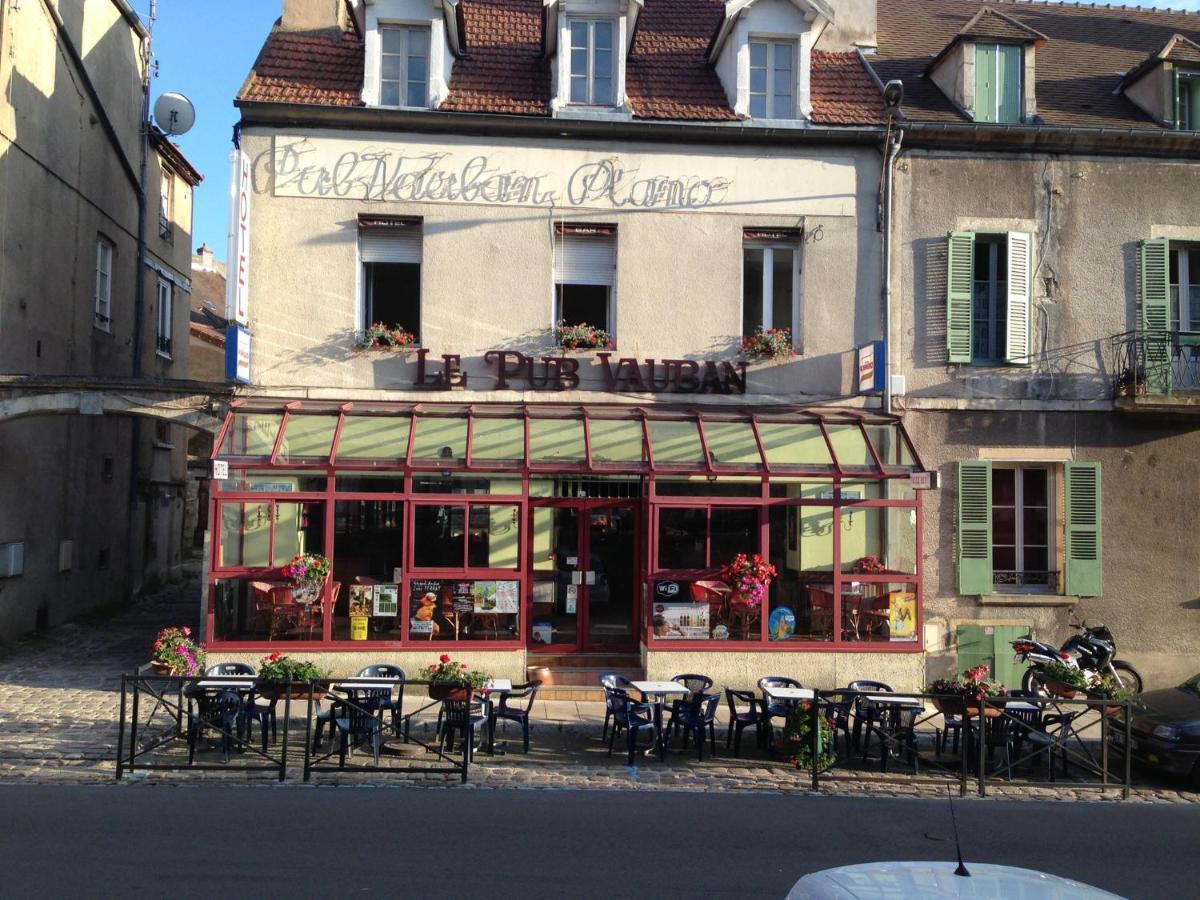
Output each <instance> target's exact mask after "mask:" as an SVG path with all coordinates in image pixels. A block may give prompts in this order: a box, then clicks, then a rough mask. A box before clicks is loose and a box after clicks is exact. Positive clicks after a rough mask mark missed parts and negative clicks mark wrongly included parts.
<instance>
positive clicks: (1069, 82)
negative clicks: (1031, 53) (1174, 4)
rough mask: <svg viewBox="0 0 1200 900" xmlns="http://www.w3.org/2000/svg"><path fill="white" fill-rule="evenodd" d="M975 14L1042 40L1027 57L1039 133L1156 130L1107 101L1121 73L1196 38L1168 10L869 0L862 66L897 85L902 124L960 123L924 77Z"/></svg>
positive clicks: (1121, 101) (1191, 25)
mask: <svg viewBox="0 0 1200 900" xmlns="http://www.w3.org/2000/svg"><path fill="white" fill-rule="evenodd" d="M985 6H990V7H993V8H995V9H998V10H1000V11H1001V12H1003V13H1004V14H1005V15H1006V16H1009V17H1011V18H1012V19H1015V20H1016V21H1018V22H1020V23H1021V24H1023V25H1025V26H1026V27H1029V28H1032V29H1034V30H1035V31H1038V32H1041V33H1042V34H1044V35H1045V36H1046V42H1045V44H1044V45H1042V46H1041V47H1040V48H1039V49H1038V50H1037V59H1036V71H1037V84H1036V86H1035V87H1036V92H1037V114H1038V117H1039V119H1040V120H1041V121H1043V122H1045V123H1046V124H1048V125H1074V126H1093V127H1102V126H1106V127H1119V128H1146V129H1157V128H1160V127H1161V126H1159V125H1157V124H1156V123H1154V122H1153V121H1152V120H1151V119H1150V117H1149V116H1148V115H1147V114H1146V113H1144V112H1142V110H1140V109H1139V108H1138V107H1137V106H1135V105H1134V103H1133V102H1132V101H1131V100H1129V99H1128V98H1126V97H1124V96H1123V95H1121V94H1119V93H1114V92H1115V91H1116V89H1117V88H1118V86H1119V85H1120V83H1121V79H1122V76H1123V75H1124V74H1125V73H1126V72H1128V71H1129V70H1131V69H1133V68H1134V67H1136V66H1137V65H1138V64H1139V63H1141V62H1142V61H1143V60H1145V59H1146V57H1147V56H1149V55H1150V54H1152V53H1155V52H1157V51H1158V50H1159V49H1160V48H1162V46H1163V45H1164V44H1165V43H1166V42H1167V40H1168V39H1169V38H1170V37H1171V36H1172V35H1173V34H1175V33H1179V34H1182V35H1184V36H1185V37H1187V38H1188V39H1189V40H1193V41H1195V40H1198V39H1200V16H1197V15H1195V14H1187V13H1181V12H1173V11H1168V10H1151V9H1142V8H1136V7H1129V6H1120V7H1118V6H1101V5H1098V4H1096V5H1086V6H1085V5H1074V4H1058V3H1055V4H1048V3H1030V2H1025V0H1017V2H1014V0H989V2H988V3H986V4H984V3H980V2H972V0H920V2H914V0H879V51H878V54H877V55H876V56H875V57H873V58H872V59H871V64H872V66H873V67H874V68H875V71H876V73H877V74H878V75H879V77H880V78H881V79H882V80H883V81H885V82H886V81H888V80H889V79H892V78H899V79H901V80H902V81H903V82H904V93H905V100H904V112H905V113H906V114H907V115H908V117H909V118H910V119H913V120H915V121H932V122H963V121H967V119H966V118H965V117H964V116H963V114H962V113H960V112H959V111H958V110H956V109H955V108H954V106H953V105H951V103H950V101H949V100H947V99H946V97H945V96H944V95H943V94H942V92H941V91H940V90H939V89H938V87H937V86H936V85H935V84H934V83H933V81H932V80H931V79H930V78H929V77H928V76H927V75H925V74H924V72H925V69H926V68H927V67H928V65H929V63H930V61H931V60H932V59H933V58H934V57H935V56H937V54H939V53H940V52H941V51H942V50H943V48H945V47H946V45H947V44H949V43H950V42H951V41H952V40H954V38H955V36H956V35H957V34H958V33H959V31H961V30H962V28H963V27H964V26H965V25H966V24H967V22H968V21H970V19H971V18H972V17H974V16H975V15H976V14H977V13H978V12H979V11H980V9H982V8H983V7H985Z"/></svg>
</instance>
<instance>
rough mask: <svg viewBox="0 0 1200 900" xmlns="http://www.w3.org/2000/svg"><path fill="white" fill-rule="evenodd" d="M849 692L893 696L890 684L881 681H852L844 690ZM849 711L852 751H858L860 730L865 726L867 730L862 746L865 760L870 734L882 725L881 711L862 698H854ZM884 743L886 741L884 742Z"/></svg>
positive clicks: (860, 737) (860, 740)
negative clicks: (852, 734) (852, 742)
mask: <svg viewBox="0 0 1200 900" xmlns="http://www.w3.org/2000/svg"><path fill="white" fill-rule="evenodd" d="M846 689H847V690H850V691H871V692H874V693H876V694H893V693H895V691H893V690H892V686H891V685H890V684H884V683H883V682H882V681H869V680H866V679H860V680H858V681H852V682H850V684H849V685H848V686H847V688H846ZM851 710H852V712H853V713H854V744H853V746H854V749H856V750H857V749H858V747H859V744H860V743H863V742H862V730H863V726H864V725H865V726H866V728H867V739H866V742H865V743H863V746H862V755H863V759H866V756H867V750H868V748H869V747H870V746H871V732H872V731H875V730H877V729H878V728H879V727H880V726H881V725H882V724H883V711H882V710H881V709H880V708H879V707H878V706H877V705H875V704H874V703H872V702H871V701H870V700H868V699H866V698H864V697H855V698H854V700H853V702H852V704H851ZM885 743H886V741H885Z"/></svg>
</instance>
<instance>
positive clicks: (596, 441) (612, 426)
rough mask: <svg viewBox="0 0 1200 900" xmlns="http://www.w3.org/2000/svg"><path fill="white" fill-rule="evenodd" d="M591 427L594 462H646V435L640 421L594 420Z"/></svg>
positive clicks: (590, 424) (590, 423)
mask: <svg viewBox="0 0 1200 900" xmlns="http://www.w3.org/2000/svg"><path fill="white" fill-rule="evenodd" d="M589 427H590V430H591V442H592V461H593V462H598V463H620V462H631V463H636V462H645V460H646V449H645V435H644V434H643V432H642V423H641V422H640V421H638V420H629V419H592V420H591V421H590V422H589Z"/></svg>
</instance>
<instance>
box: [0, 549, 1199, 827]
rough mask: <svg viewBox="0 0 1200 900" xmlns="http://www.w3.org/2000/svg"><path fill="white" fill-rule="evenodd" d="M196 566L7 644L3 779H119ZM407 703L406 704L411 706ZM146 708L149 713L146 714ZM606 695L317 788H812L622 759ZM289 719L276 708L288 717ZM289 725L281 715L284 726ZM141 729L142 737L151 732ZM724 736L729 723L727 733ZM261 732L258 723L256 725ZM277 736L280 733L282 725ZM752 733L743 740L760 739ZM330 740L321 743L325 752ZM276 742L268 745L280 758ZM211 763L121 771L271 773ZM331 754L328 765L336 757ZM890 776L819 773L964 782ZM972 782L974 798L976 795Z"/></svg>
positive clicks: (870, 786)
mask: <svg viewBox="0 0 1200 900" xmlns="http://www.w3.org/2000/svg"><path fill="white" fill-rule="evenodd" d="M196 575H197V573H196V571H195V568H194V567H193V568H192V569H191V570H190V571H189V577H188V579H187V580H185V581H184V582H182V583H180V584H175V585H170V586H168V587H166V588H164V589H163V590H161V591H160V592H158V593H157V594H156V595H154V596H152V597H148V598H145V599H143V600H141V601H139V602H138V603H137V604H136V605H134V606H132V607H130V608H129V609H127V610H124V611H122V612H120V613H118V614H116V615H113V616H110V617H107V618H103V619H101V618H96V619H93V620H92V621H89V622H84V623H80V624H75V625H67V626H63V627H61V628H58V629H55V630H54V631H52V632H50V633H48V634H46V635H40V636H37V637H33V638H30V639H28V640H27V641H25V642H24V643H22V644H20V645H18V646H16V647H14V648H12V649H10V650H5V651H0V782H24V783H29V782H38V783H67V782H72V783H89V782H90V783H97V784H103V783H110V784H111V783H112V782H113V779H114V775H115V758H116V745H117V722H118V715H119V706H120V675H121V673H122V672H132V671H133V670H134V669H135V668H136V666H138V665H139V664H141V663H143V662H144V661H145V660H146V657H147V648H148V646H149V644H150V642H151V640H152V639H153V636H154V634H155V632H156V631H157V630H158V629H159V628H161V627H163V626H164V625H169V624H191V623H193V622H194V620H195V618H196V613H197V609H196V597H197V591H198V588H197V580H196ZM304 707H305V704H303V703H299V704H295V706H294V708H293V715H292V719H291V728H290V730H289V748H288V753H287V756H288V770H287V779H286V780H287V782H288V783H300V782H301V779H302V774H303V766H304V751H303V747H304V712H305V709H304ZM406 708H408V709H411V708H412V706H411V702H410V703H406ZM146 713H147V710H146V709H145V707H143V709H142V711H141V718H142V719H145V718H146ZM602 715H603V708H602V705H601V704H591V703H576V702H542V703H539V704H538V708H537V715H536V718H535V722H534V729H533V735H532V738H533V740H532V748H531V752H530V753H529V754H528V755H527V754H525V753H523V752H522V751H521V741H520V732H519V730H518V729H516V728H512V727H510V728H509V729H508V730H507V731H502V732H501V733H500V734H499V735H498V740H499V742H500V745H501V749H502V750H506V751H507V752H504V753H503V754H502V755H497V756H494V757H492V756H487V755H484V754H480V755H479V756H478V757H477V759H476V762H475V763H474V764H472V766H471V768H470V780H469V781H468V783H467V784H465V785H463V784H460V779H459V776H458V775H457V774H452V773H420V774H418V773H410V772H406V771H405V769H406V767H408V766H411V765H414V763H413V762H412V761H411V760H417V761H418V762H419V764H423V765H430V763H429V760H436V758H435V757H433V756H432V755H429V754H423V753H418V754H417V755H416V756H412V755H410V756H401V757H386V758H385V759H386V760H387V761H386V762H385V765H386V766H388V767H389V771H387V772H383V773H373V774H372V773H354V772H353V771H346V772H317V773H314V774H313V776H312V781H313V783H314V784H317V785H357V786H372V787H378V786H385V785H420V786H427V787H430V788H443V789H445V788H453V789H456V790H494V789H503V788H510V789H524V790H553V789H567V790H621V791H663V790H667V791H689V792H698V791H704V792H708V791H720V792H747V791H749V792H773V793H789V794H805V793H810V792H811V781H810V780H809V778H808V776H807V774H806V773H802V772H799V771H797V770H796V769H795V768H793V767H790V766H786V765H783V764H780V763H778V762H774V761H772V760H769V759H765V758H762V757H761V756H757V755H755V751H753V750H751V749H747V756H746V757H744V758H741V759H735V758H733V757H731V756H730V755H729V754H727V753H726V752H725V750H724V746H723V741H721V740H718V750H719V755H718V756H717V757H716V758H715V759H713V758H709V757H708V756H707V754H706V759H705V760H704V762H702V763H700V762H697V761H696V759H695V756H694V754H693V753H691V752H688V753H672V754H670V755H669V757H668V759H667V761H666V762H665V763H662V762H659V761H658V759H657V758H645V757H641V758H640V759H639V760H638V765H636V766H632V767H627V766H626V765H625V756H624V753H622V752H621V750H622V749H623V747H622V746H621V745H622V742H621V741H618V746H617V750H616V752H615V753H614V754H613V756H612V757H611V758H609V757H608V755H607V751H608V748H607V746H606V745H605V744H603V743H602V742H601V741H600V740H599V733H600V729H601V716H602ZM281 719H282V717H281ZM167 722H168V720H167V718H166V717H164V716H163V715H162V713H161V711H160V713H159V714H158V715H157V717H156V718H155V719H153V720H152V723H151V726H152V727H151V728H150V730H149V733H151V734H153V733H154V727H155V726H157V727H160V728H165V725H166V724H167ZM283 725H284V723H283V722H282V721H281V722H280V728H281V729H282V728H283ZM143 733H146V731H145V730H144V731H143ZM719 733H721V734H723V729H719ZM432 735H433V723H432V722H431V721H429V720H420V721H418V722H417V724H416V725H415V727H414V736H415V737H417V738H419V739H420V740H422V741H424V742H426V743H429V742H431V741H432ZM255 736H256V737H257V733H256V735H255ZM281 737H282V735H281ZM753 743H754V742H753V738H752V736H747V738H746V741H745V745H744V749H746V748H750V747H752V745H753ZM181 744H182V742H175V743H173V744H171V745H169V746H167V747H164V748H162V749H161V750H159V751H156V753H155V754H154V758H155V761H157V762H167V761H173V762H180V761H186V748H185V747H183V746H181ZM326 749H327V748H326ZM280 751H281V744H276V745H274V746H272V747H271V748H270V751H269V752H270V753H272V754H275V755H276V756H278V754H279V753H280ZM200 761H203V762H205V763H210V764H216V767H217V768H216V769H215V770H205V771H198V770H192V771H172V772H159V771H155V772H146V771H135V772H133V773H127V774H126V775H125V780H126V781H128V782H155V783H158V782H165V783H183V782H197V781H202V782H206V783H208V782H211V783H217V784H220V783H238V784H245V783H248V782H249V783H261V784H264V785H270V784H276V783H277V780H278V779H277V773H276V772H268V771H261V770H260V771H250V770H248V769H247V768H246V767H248V766H251V765H262V764H263V763H264V760H262V759H261V758H260V757H257V756H256V755H255V754H254V753H250V752H246V753H238V754H235V755H234V758H233V759H232V760H231V761H230V763H229V764H228V765H227V766H226V765H221V763H220V755H219V754H218V753H217V752H216V751H215V750H214V749H212V748H207V747H206V748H205V749H203V750H202V751H201V752H200V753H199V754H198V755H197V762H200ZM336 761H337V758H336V755H334V757H333V758H332V759H331V760H329V761H328V762H327V764H334V765H336ZM366 761H369V756H368V755H367V754H366V753H364V752H363V751H359V752H358V753H356V754H354V756H353V757H352V759H351V765H354V764H361V763H363V762H366ZM894 768H895V769H898V770H899V771H894V772H893V773H891V774H890V775H889V776H887V777H885V776H881V775H880V774H879V773H878V772H877V771H875V770H873V769H872V770H870V771H866V770H864V771H847V770H842V769H840V768H839V769H838V770H837V776H836V777H834V778H823V779H822V782H821V792H822V793H827V794H828V793H833V794H848V795H858V796H862V795H872V796H874V795H879V796H893V797H895V796H899V797H919V796H932V795H935V794H936V795H944V794H945V791H946V786H947V785H950V786H951V788H952V789H953V790H955V791H957V789H958V780H957V777H956V776H955V775H954V773H952V772H942V773H940V774H939V773H937V772H936V771H935V772H933V773H929V772H926V773H925V777H924V778H921V779H917V778H914V777H913V776H912V775H911V774H906V770H905V769H904V768H903V767H902V766H900V765H899V764H898V765H897V766H896V767H894ZM1135 785H1136V786H1135V789H1134V791H1133V795H1132V798H1131V799H1132V801H1134V802H1142V803H1145V802H1176V803H1200V793H1198V792H1194V791H1189V790H1187V789H1186V787H1185V786H1184V785H1183V784H1181V783H1172V782H1158V781H1153V780H1151V779H1149V778H1148V777H1146V776H1145V775H1142V774H1137V775H1135ZM975 792H976V787H975V783H974V782H973V781H972V782H970V783H969V793H968V796H974V795H975ZM987 793H988V796H989V797H1004V798H1007V799H1013V798H1023V799H1038V800H1044V799H1051V798H1059V799H1075V800H1108V801H1115V800H1120V798H1121V792H1120V790H1119V789H1108V790H1103V791H1101V790H1098V789H1096V788H1095V787H1092V786H1085V785H1083V784H1081V783H1079V782H1074V781H1070V780H1068V781H1063V782H1059V783H1058V784H1057V785H1053V786H1051V785H1043V786H1035V787H1028V786H1016V785H1005V784H1003V783H999V782H989V783H988V791H987Z"/></svg>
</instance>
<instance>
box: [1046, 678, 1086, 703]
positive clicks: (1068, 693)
mask: <svg viewBox="0 0 1200 900" xmlns="http://www.w3.org/2000/svg"><path fill="white" fill-rule="evenodd" d="M1042 684H1044V685H1045V686H1046V691H1047V692H1048V693H1049V694H1050V696H1052V697H1061V698H1062V699H1064V700H1070V699H1072V698H1073V697H1074V696H1075V695H1076V694H1078V693H1079V689H1078V688H1076V687H1073V686H1072V685H1069V684H1067V683H1066V682H1063V681H1057V680H1056V679H1053V678H1044V679H1042Z"/></svg>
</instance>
